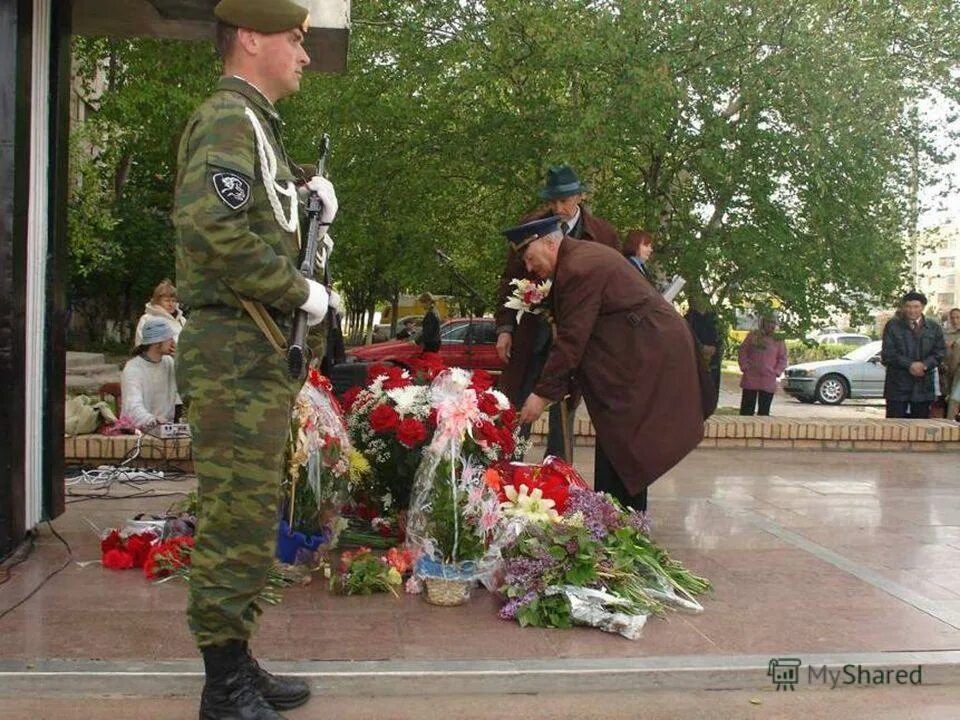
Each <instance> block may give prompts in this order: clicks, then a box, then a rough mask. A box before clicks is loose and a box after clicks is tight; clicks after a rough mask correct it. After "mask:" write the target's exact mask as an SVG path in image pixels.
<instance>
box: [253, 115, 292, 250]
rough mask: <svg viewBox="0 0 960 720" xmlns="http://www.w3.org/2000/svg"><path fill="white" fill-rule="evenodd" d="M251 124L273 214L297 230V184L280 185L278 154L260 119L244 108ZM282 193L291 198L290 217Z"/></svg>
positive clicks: (289, 229)
mask: <svg viewBox="0 0 960 720" xmlns="http://www.w3.org/2000/svg"><path fill="white" fill-rule="evenodd" d="M244 110H245V112H246V114H247V118H248V119H249V120H250V124H251V125H252V126H253V134H254V136H255V137H256V140H257V153H258V154H259V155H260V172H261V173H262V174H263V184H264V187H265V188H266V190H267V199H268V200H269V201H270V207H272V208H273V215H274V217H275V218H276V219H277V222H278V223H279V225H280V227H282V228H283V229H284V230H286V231H287V232H291V233H292V232H297V231H298V230H299V229H300V214H299V212H298V211H299V207H298V202H297V189H296V186H295V185H294V184H293V183H292V182H290V181H289V180H288V181H287V183H286V185H280V184H279V183H278V182H277V154H276V153H275V152H274V150H273V146H272V145H271V144H270V141H269V140H268V139H267V134H266V133H265V132H264V131H263V126H262V125H261V124H260V119H259V118H258V117H257V115H256V113H254V112H253V110H251V109H250V108H244ZM278 192H279V193H281V194H283V195H286V196H287V197H288V198H290V214H289V217H287V216H284V213H283V206H282V205H281V204H280V198H279V197H277V193H278Z"/></svg>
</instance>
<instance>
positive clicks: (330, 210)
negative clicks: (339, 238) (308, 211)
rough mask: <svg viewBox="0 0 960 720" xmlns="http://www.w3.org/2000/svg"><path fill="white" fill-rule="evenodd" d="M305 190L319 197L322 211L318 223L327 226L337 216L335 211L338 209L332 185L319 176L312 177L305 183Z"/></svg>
mask: <svg viewBox="0 0 960 720" xmlns="http://www.w3.org/2000/svg"><path fill="white" fill-rule="evenodd" d="M307 189H308V190H309V191H310V192H315V193H317V195H319V196H320V202H321V203H322V204H323V209H322V210H321V211H320V222H322V223H326V224H327V225H329V224H330V223H332V222H333V218H334V217H336V215H337V209H338V208H339V207H340V205H339V203H337V193H336V192H335V191H334V189H333V183H332V182H330V181H329V180H327V179H326V178H325V177H323V176H321V175H314V176H313V177H312V178H310V182H308V183H307Z"/></svg>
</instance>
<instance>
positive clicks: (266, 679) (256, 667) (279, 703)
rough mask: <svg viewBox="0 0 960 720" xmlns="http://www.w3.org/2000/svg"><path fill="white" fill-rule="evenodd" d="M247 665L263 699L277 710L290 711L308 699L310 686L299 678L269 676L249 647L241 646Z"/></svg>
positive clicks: (246, 645) (245, 644)
mask: <svg viewBox="0 0 960 720" xmlns="http://www.w3.org/2000/svg"><path fill="white" fill-rule="evenodd" d="M243 651H244V653H245V654H246V658H247V665H248V667H249V669H250V672H251V674H252V675H253V678H254V684H255V686H256V688H257V690H259V691H260V694H261V695H263V699H264V700H266V701H267V702H268V703H269V704H270V706H271V707H273V708H275V709H277V710H292V709H293V708H295V707H300V706H301V705H303V704H304V703H305V702H307V700H309V699H310V686H309V685H308V684H307V683H306V682H305V681H303V680H301V679H300V678H295V677H286V676H283V675H271V674H270V673H268V672H267V671H266V670H264V669H263V668H262V667H260V664H259V663H258V662H257V661H256V660H255V659H254V657H253V653H251V652H250V645H249V644H248V643H244V644H243Z"/></svg>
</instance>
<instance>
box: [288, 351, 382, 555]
mask: <svg viewBox="0 0 960 720" xmlns="http://www.w3.org/2000/svg"><path fill="white" fill-rule="evenodd" d="M365 464H366V461H365V459H364V458H363V456H362V455H361V454H360V453H358V452H357V451H355V450H354V449H353V448H352V446H351V444H350V438H349V435H348V433H347V428H346V424H345V422H344V420H343V414H342V411H341V410H340V407H339V405H338V404H337V400H336V398H335V397H334V396H333V392H332V390H331V387H330V382H329V380H327V378H326V377H324V376H323V375H321V374H320V373H319V371H317V370H316V369H314V368H311V369H310V370H309V372H308V375H307V382H306V383H304V385H303V387H302V388H301V389H300V392H299V393H298V394H297V398H296V401H295V402H294V407H293V413H292V417H291V424H290V444H289V452H288V463H287V478H286V482H285V483H284V502H283V508H282V512H283V519H282V520H281V523H280V531H279V535H278V542H277V555H278V557H279V558H280V559H281V560H282V561H283V562H286V563H293V562H297V561H300V562H304V563H306V564H310V563H311V562H312V561H313V559H314V557H313V556H314V554H315V553H316V552H317V551H318V550H320V549H321V548H331V547H334V546H336V543H337V538H338V536H339V534H340V532H341V530H342V529H343V528H344V526H345V525H346V521H345V520H343V518H341V517H340V507H341V505H342V504H343V502H344V498H345V494H346V489H347V484H348V482H349V480H350V478H351V476H357V475H358V474H359V475H362V473H363V471H364V465H365Z"/></svg>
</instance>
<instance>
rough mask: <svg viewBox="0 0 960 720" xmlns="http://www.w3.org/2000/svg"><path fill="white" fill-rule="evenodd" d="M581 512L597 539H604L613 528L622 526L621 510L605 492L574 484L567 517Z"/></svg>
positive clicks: (566, 513) (588, 527) (585, 524)
mask: <svg viewBox="0 0 960 720" xmlns="http://www.w3.org/2000/svg"><path fill="white" fill-rule="evenodd" d="M578 512H579V513H580V514H581V515H582V516H583V525H584V527H586V528H587V530H589V531H590V535H592V536H593V538H594V539H595V540H602V539H603V538H605V537H606V536H607V534H608V533H610V532H611V531H613V530H616V529H618V528H620V527H622V523H621V521H620V511H619V510H618V509H617V507H616V506H615V505H614V504H613V503H611V502H610V501H609V500H608V499H607V497H606V496H605V495H604V494H603V493H598V492H593V491H592V490H588V489H586V488H581V487H577V486H572V487H571V488H570V497H569V498H568V499H567V510H566V512H565V513H564V514H565V515H566V516H567V517H569V516H571V515H573V514H575V513H578Z"/></svg>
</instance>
